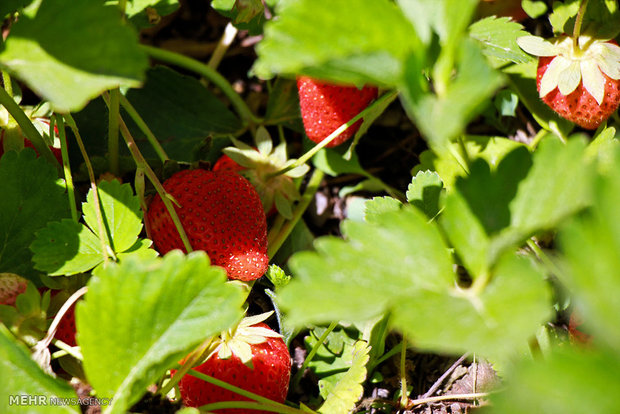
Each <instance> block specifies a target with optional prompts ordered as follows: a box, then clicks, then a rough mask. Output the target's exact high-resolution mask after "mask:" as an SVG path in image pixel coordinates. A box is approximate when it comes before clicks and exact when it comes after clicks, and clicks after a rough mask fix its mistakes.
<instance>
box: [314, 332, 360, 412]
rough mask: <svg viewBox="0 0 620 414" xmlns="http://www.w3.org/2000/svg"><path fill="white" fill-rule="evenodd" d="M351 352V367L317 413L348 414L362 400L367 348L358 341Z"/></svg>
mask: <svg viewBox="0 0 620 414" xmlns="http://www.w3.org/2000/svg"><path fill="white" fill-rule="evenodd" d="M351 351H352V352H351V355H350V358H351V363H350V364H351V367H350V368H349V370H348V371H347V372H346V373H345V374H344V375H343V376H342V378H340V380H339V381H338V383H337V384H336V385H335V386H334V387H333V388H332V389H331V392H330V393H329V395H328V396H327V398H326V399H325V402H324V403H323V405H322V406H321V408H319V410H318V411H319V413H324V414H340V413H345V412H349V411H351V410H352V409H353V408H354V407H355V403H356V402H358V401H359V400H360V398H362V395H363V394H364V387H363V386H362V384H363V383H364V381H365V380H366V373H367V371H366V364H367V363H368V359H369V357H368V351H369V348H368V345H367V344H366V342H364V341H358V342H356V343H355V345H354V346H353V349H352V350H351ZM348 356H349V355H347V357H348ZM347 359H348V358H347Z"/></svg>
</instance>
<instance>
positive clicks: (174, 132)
mask: <svg viewBox="0 0 620 414" xmlns="http://www.w3.org/2000/svg"><path fill="white" fill-rule="evenodd" d="M126 96H127V99H128V100H129V101H130V102H131V104H132V105H133V106H134V107H135V108H136V111H138V113H139V114H140V115H141V116H142V117H143V118H144V121H145V122H146V124H147V125H148V126H149V127H150V128H151V130H152V131H153V133H154V134H155V136H156V137H157V138H158V139H159V140H160V142H161V144H162V146H163V147H164V149H165V150H166V152H167V153H168V155H169V156H170V157H171V158H172V159H175V160H178V161H194V160H195V156H196V151H197V149H198V147H200V145H202V144H203V142H204V140H205V139H206V138H207V137H208V136H210V135H213V134H215V135H226V134H234V133H236V132H238V131H239V130H240V129H241V128H242V124H241V121H240V120H239V119H238V118H237V117H236V116H235V115H234V114H233V113H232V112H231V111H230V110H228V108H226V106H225V105H224V104H223V103H222V102H221V101H220V100H219V99H218V98H217V97H216V96H215V95H214V94H213V93H212V92H211V91H210V90H209V89H207V88H205V87H204V86H203V85H202V84H201V83H200V82H199V81H198V80H197V79H195V78H192V77H189V76H184V75H181V74H179V73H178V72H175V71H173V70H172V69H168V68H166V67H163V66H156V67H155V68H152V69H150V70H149V71H148V72H147V80H146V83H145V84H144V87H142V88H140V89H130V90H129V91H128V92H127V95H126ZM127 123H128V126H129V127H130V129H131V132H132V134H133V136H134V138H136V140H137V141H138V142H141V141H144V142H145V145H144V149H145V155H151V156H153V158H156V156H155V154H154V153H153V152H152V150H151V149H150V144H148V143H146V138H145V137H144V133H142V131H140V130H139V129H138V128H137V127H135V125H134V124H133V122H131V120H129V119H127ZM141 148H142V147H141Z"/></svg>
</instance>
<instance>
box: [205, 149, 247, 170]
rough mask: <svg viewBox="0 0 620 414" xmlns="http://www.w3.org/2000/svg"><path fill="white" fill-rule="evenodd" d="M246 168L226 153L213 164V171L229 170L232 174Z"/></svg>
mask: <svg viewBox="0 0 620 414" xmlns="http://www.w3.org/2000/svg"><path fill="white" fill-rule="evenodd" d="M243 170H245V167H244V166H242V165H239V164H237V163H236V162H234V161H233V159H232V158H230V157H229V156H228V155H226V154H222V156H221V157H220V158H218V160H217V161H216V162H215V164H213V171H216V172H217V171H219V172H227V173H232V174H238V173H240V172H241V171H243Z"/></svg>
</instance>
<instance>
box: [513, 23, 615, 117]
mask: <svg viewBox="0 0 620 414" xmlns="http://www.w3.org/2000/svg"><path fill="white" fill-rule="evenodd" d="M517 43H518V45H519V46H520V47H521V48H522V49H523V50H525V51H526V52H527V53H529V54H531V55H534V56H538V57H539V60H538V71H537V76H536V85H537V88H538V92H539V95H540V97H541V99H542V100H543V102H545V103H546V104H547V105H549V106H550V107H551V109H553V110H554V111H555V112H557V113H558V114H559V115H560V116H562V117H563V118H566V119H568V120H569V121H572V122H574V123H575V124H577V125H579V126H581V127H583V128H585V129H596V128H598V127H599V125H601V124H602V123H603V122H604V121H606V120H607V118H609V117H610V116H611V115H612V114H613V113H614V112H615V111H616V110H617V109H618V106H619V105H620V47H619V46H618V44H617V43H616V42H615V41H614V40H609V39H597V38H595V37H593V36H591V35H588V34H584V35H581V36H579V37H578V38H577V41H575V39H574V38H573V37H570V36H567V35H562V36H559V37H557V38H554V39H549V40H545V39H542V38H540V37H536V36H523V37H520V38H519V39H517Z"/></svg>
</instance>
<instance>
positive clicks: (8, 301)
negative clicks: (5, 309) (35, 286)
mask: <svg viewBox="0 0 620 414" xmlns="http://www.w3.org/2000/svg"><path fill="white" fill-rule="evenodd" d="M27 286H28V281H27V280H26V279H24V278H23V277H21V276H18V275H16V274H14V273H0V305H9V306H14V305H15V301H16V300H17V297H18V296H19V295H21V294H22V293H24V292H25V291H26V287H27Z"/></svg>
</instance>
